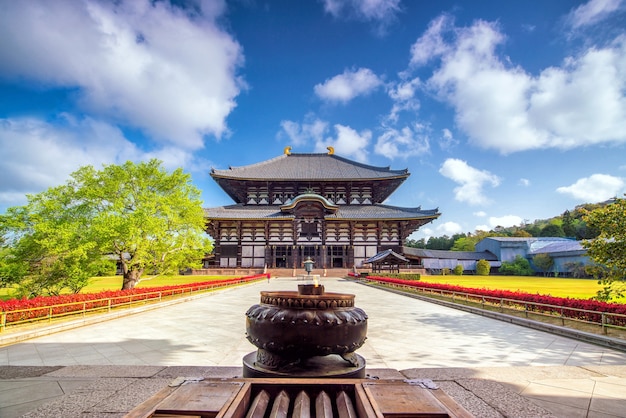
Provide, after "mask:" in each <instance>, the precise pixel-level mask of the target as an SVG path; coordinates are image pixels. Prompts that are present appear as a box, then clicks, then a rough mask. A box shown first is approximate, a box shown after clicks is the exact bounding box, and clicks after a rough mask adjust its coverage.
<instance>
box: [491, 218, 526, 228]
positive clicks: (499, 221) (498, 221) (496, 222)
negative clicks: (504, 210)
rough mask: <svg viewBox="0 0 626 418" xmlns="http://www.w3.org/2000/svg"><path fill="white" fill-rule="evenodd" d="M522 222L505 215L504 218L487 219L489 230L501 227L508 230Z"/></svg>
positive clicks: (520, 219) (519, 219)
mask: <svg viewBox="0 0 626 418" xmlns="http://www.w3.org/2000/svg"><path fill="white" fill-rule="evenodd" d="M523 221H524V220H523V219H522V218H520V217H519V216H517V215H505V216H499V217H496V216H492V217H490V218H489V225H490V226H491V228H495V227H497V226H501V227H503V228H508V227H510V226H516V225H520V224H521V223H522V222H523Z"/></svg>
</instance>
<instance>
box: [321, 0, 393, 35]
mask: <svg viewBox="0 0 626 418" xmlns="http://www.w3.org/2000/svg"><path fill="white" fill-rule="evenodd" d="M323 1H324V10H325V11H326V13H329V14H331V15H332V16H333V17H335V18H340V17H346V18H352V19H357V20H361V21H366V22H375V23H377V25H378V31H379V33H381V34H382V33H384V31H385V29H386V27H387V25H388V24H389V23H391V22H392V21H393V20H394V19H395V17H396V15H397V14H398V13H399V12H400V11H401V9H400V0H323Z"/></svg>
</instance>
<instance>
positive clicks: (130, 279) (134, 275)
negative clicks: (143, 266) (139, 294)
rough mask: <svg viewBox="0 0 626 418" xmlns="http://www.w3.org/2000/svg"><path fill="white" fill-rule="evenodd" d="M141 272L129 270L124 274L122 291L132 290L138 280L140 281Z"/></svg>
mask: <svg viewBox="0 0 626 418" xmlns="http://www.w3.org/2000/svg"><path fill="white" fill-rule="evenodd" d="M141 273H142V270H135V269H131V270H128V271H126V272H124V282H123V283H122V290H126V289H133V288H134V287H135V286H136V285H137V283H139V280H140V279H141Z"/></svg>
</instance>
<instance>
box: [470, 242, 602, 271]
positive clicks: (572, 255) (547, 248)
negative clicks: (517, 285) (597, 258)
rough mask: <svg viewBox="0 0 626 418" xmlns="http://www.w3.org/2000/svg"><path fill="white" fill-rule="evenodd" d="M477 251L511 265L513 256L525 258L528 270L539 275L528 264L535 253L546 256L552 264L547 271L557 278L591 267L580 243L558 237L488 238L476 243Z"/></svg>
mask: <svg viewBox="0 0 626 418" xmlns="http://www.w3.org/2000/svg"><path fill="white" fill-rule="evenodd" d="M476 250H477V251H487V252H490V253H492V254H494V255H495V256H496V257H497V258H498V260H500V261H506V262H511V261H513V260H515V257H516V256H518V255H519V256H522V257H524V258H526V259H527V260H528V261H529V262H530V263H531V267H533V269H534V270H535V271H537V272H541V270H540V269H539V268H537V266H535V265H534V264H533V263H532V260H533V257H534V256H536V255H537V254H547V255H549V256H550V257H551V258H552V260H553V261H554V265H553V267H552V269H551V271H550V272H547V273H551V274H557V275H573V274H574V269H576V268H577V267H578V266H581V265H582V266H585V265H589V264H592V262H591V260H590V259H589V257H588V256H587V251H586V250H585V249H584V248H583V247H582V245H581V243H580V241H576V240H574V239H571V238H560V237H528V238H526V237H489V238H485V239H483V240H481V241H480V242H479V243H477V244H476Z"/></svg>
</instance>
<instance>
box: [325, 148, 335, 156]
mask: <svg viewBox="0 0 626 418" xmlns="http://www.w3.org/2000/svg"><path fill="white" fill-rule="evenodd" d="M326 149H327V150H328V155H333V154H335V148H334V147H326Z"/></svg>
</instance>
